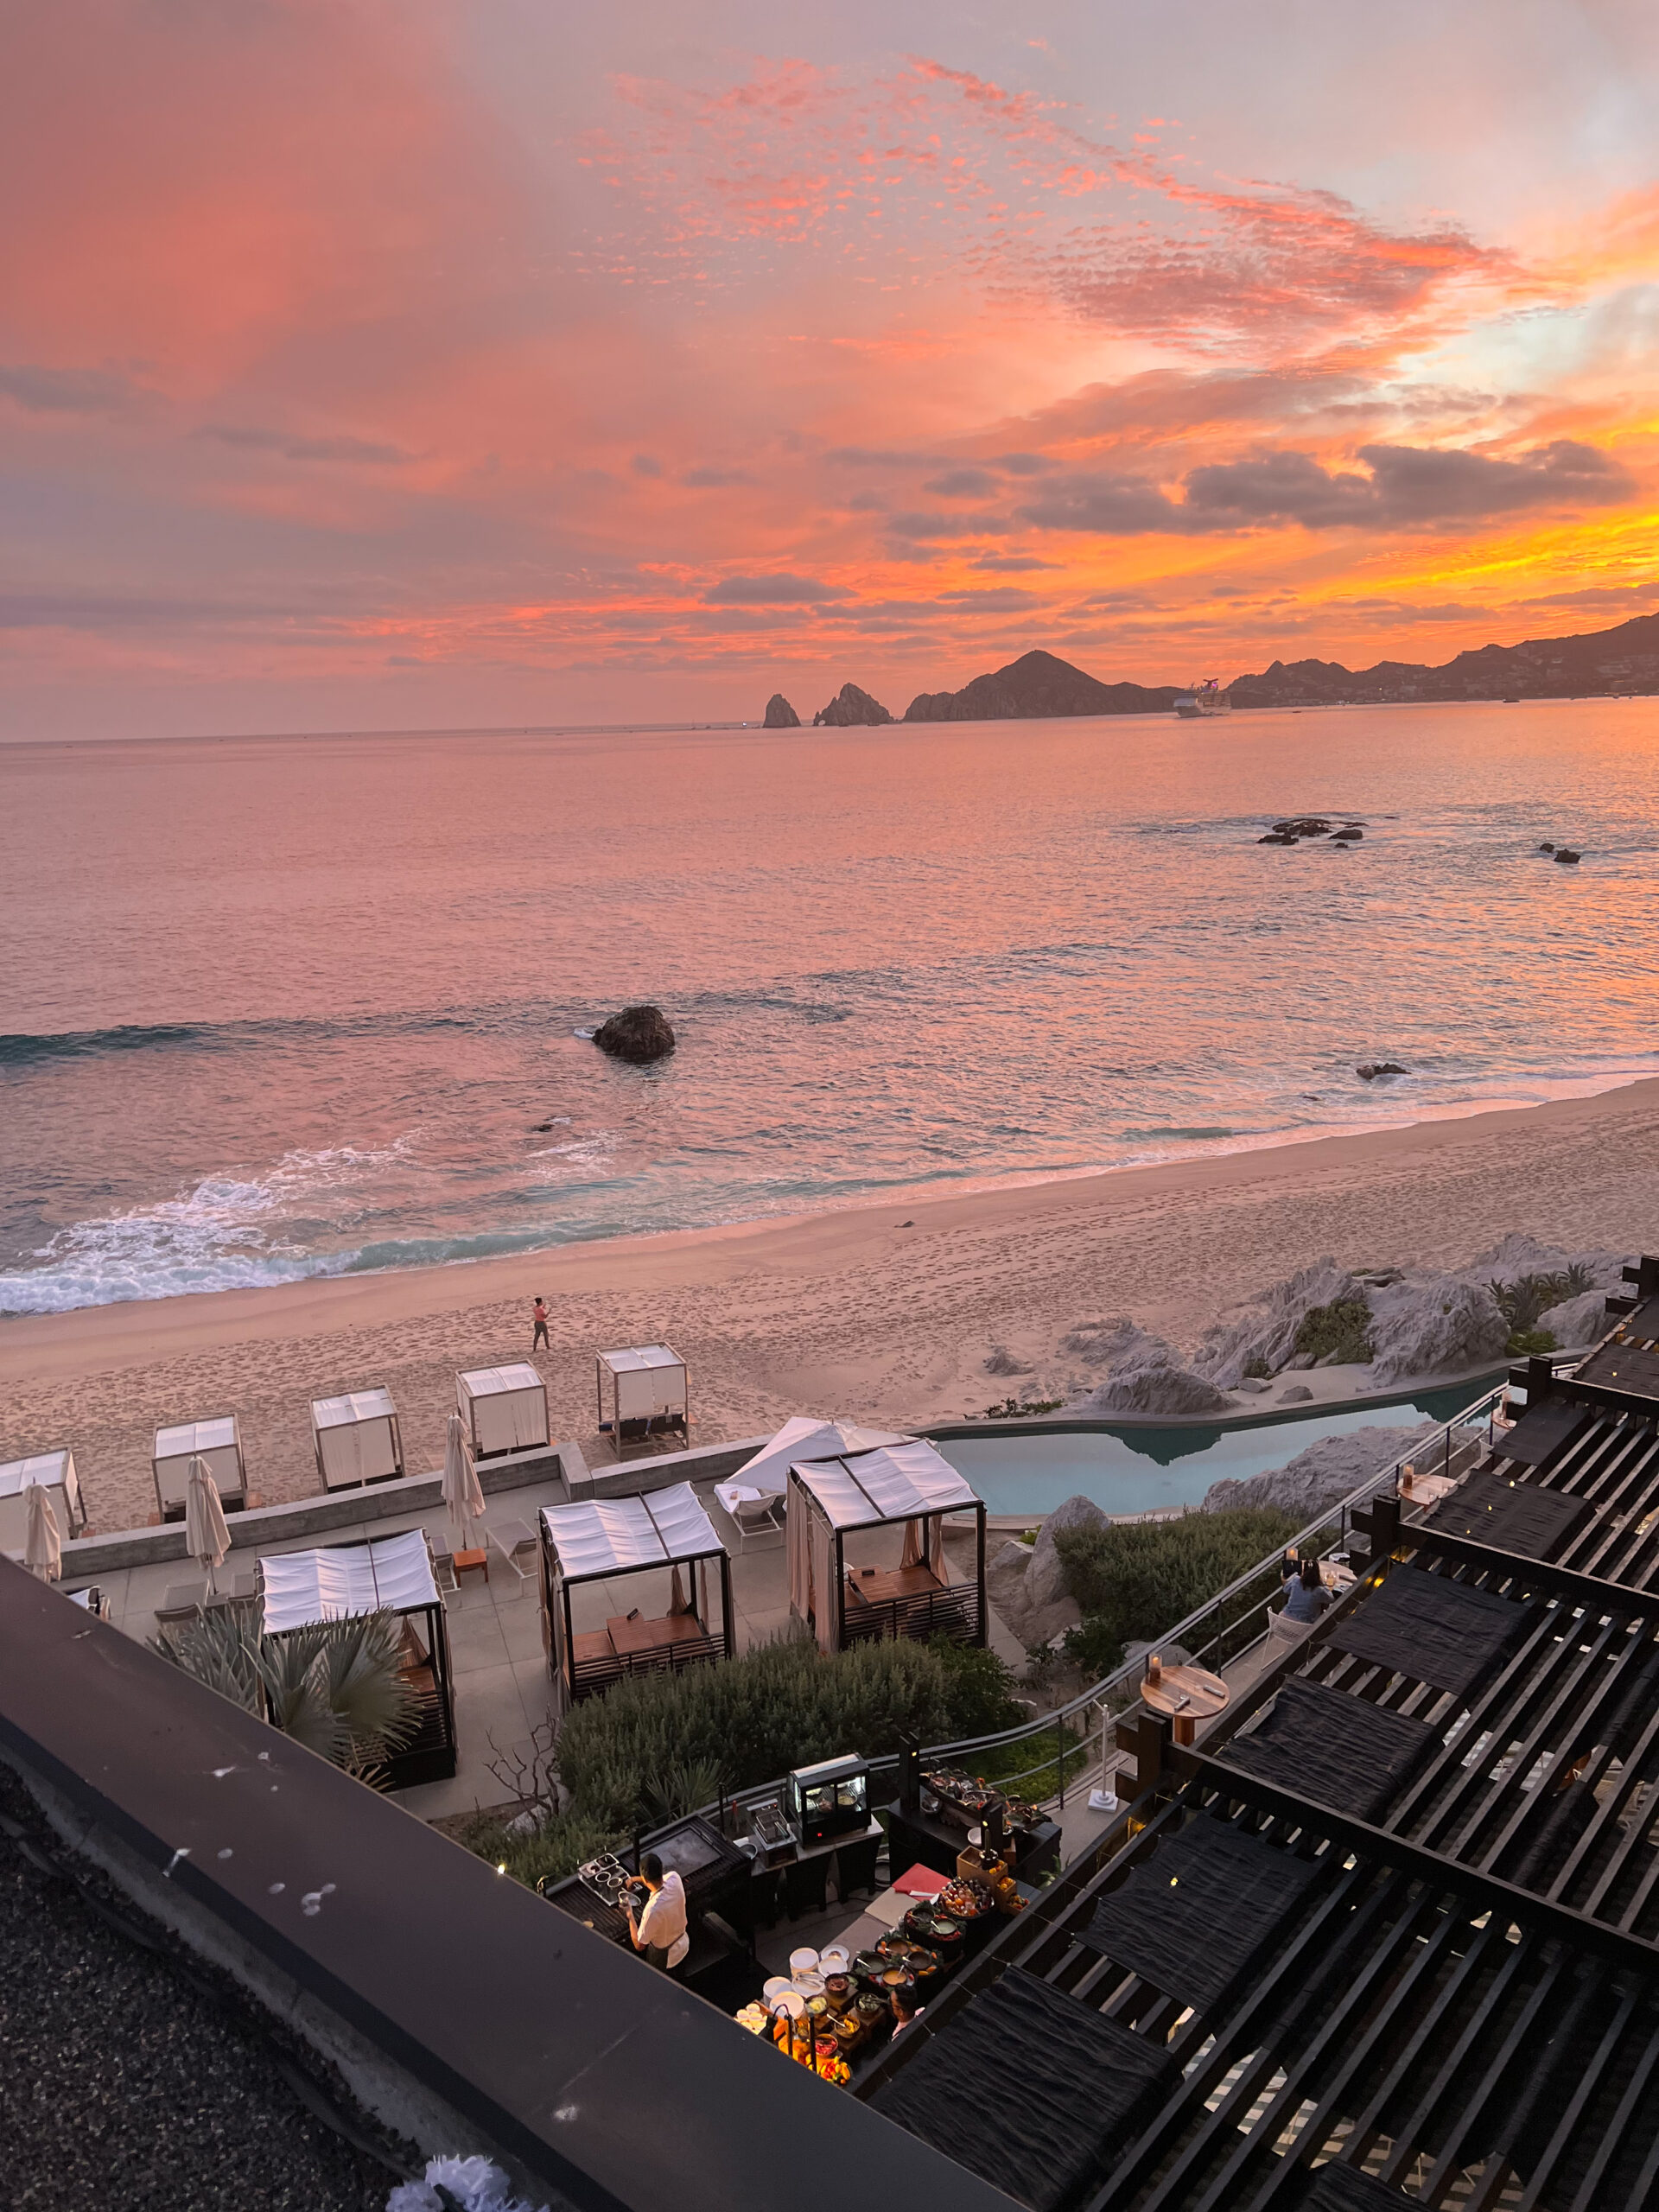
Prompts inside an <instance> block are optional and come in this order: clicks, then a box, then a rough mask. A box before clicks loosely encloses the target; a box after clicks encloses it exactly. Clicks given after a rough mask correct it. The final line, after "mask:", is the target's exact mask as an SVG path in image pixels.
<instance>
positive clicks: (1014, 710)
mask: <svg viewBox="0 0 1659 2212" xmlns="http://www.w3.org/2000/svg"><path fill="white" fill-rule="evenodd" d="M1188 688H1189V687H1188V686H1186V685H1185V684H1174V683H1150V684H1147V683H1102V682H1101V680H1100V678H1099V677H1094V676H1090V674H1089V673H1088V672H1087V671H1085V670H1084V669H1081V668H1077V667H1074V666H1073V664H1071V662H1070V661H1065V660H1061V659H1060V658H1058V655H1056V654H1054V653H1051V652H1043V651H1041V650H1040V649H1039V650H1038V651H1035V652H1028V653H1022V654H1021V655H1020V658H1019V659H1018V660H1013V661H1010V662H1009V663H1008V664H1007V667H1006V668H999V669H994V670H992V671H990V673H989V674H988V675H985V676H976V677H974V678H973V679H972V680H971V682H969V683H964V684H963V687H962V689H961V690H959V691H918V693H917V695H916V696H915V697H914V698H913V699H912V701H911V702H910V705H909V706H908V707H907V708H906V710H905V717H904V718H905V720H906V721H907V722H984V721H1039V720H1042V719H1044V718H1045V717H1047V716H1051V715H1145V714H1160V713H1163V714H1166V713H1168V712H1169V710H1170V709H1172V708H1173V705H1174V702H1175V700H1176V698H1177V696H1179V693H1180V692H1181V691H1183V690H1186V689H1188ZM1649 691H1659V614H1638V615H1636V616H1634V617H1633V618H1632V619H1631V620H1630V621H1628V622H1620V623H1617V624H1616V625H1615V626H1613V627H1612V628H1611V629H1610V630H1589V631H1584V632H1578V633H1576V634H1575V635H1573V636H1572V637H1567V638H1532V639H1525V640H1523V642H1522V643H1521V644H1520V645H1482V646H1480V647H1479V648H1478V650H1477V651H1474V652H1462V653H1459V654H1457V655H1456V656H1455V658H1452V659H1451V660H1449V661H1445V662H1442V663H1441V664H1439V665H1438V666H1434V667H1430V666H1428V665H1427V664H1423V663H1421V662H1417V661H1403V660H1380V661H1378V662H1377V663H1376V664H1375V666H1373V667H1371V668H1362V669H1352V668H1345V667H1344V665H1343V664H1342V663H1341V662H1340V661H1334V660H1315V659H1307V660H1295V661H1283V660H1275V661H1274V662H1273V663H1272V664H1271V665H1270V666H1269V667H1268V668H1265V669H1262V670H1261V671H1259V672H1257V673H1255V674H1253V675H1249V676H1236V677H1234V678H1233V679H1232V681H1231V683H1229V684H1228V685H1227V686H1226V690H1225V694H1224V696H1225V698H1226V700H1227V702H1228V703H1229V704H1230V705H1231V706H1234V707H1336V706H1350V705H1353V706H1363V705H1378V704H1383V703H1392V702H1410V701H1414V700H1444V699H1505V700H1518V699H1564V698H1572V699H1578V698H1586V697H1595V696H1604V697H1605V696H1622V695H1624V694H1627V693H1634V692H1649ZM849 695H850V696H851V698H852V700H853V702H855V706H856V707H861V708H866V709H874V712H863V711H849V710H848V709H847V706H846V703H845V702H847V701H848V700H849ZM772 706H781V707H783V708H784V709H786V710H787V712H788V715H789V720H787V721H777V722H774V721H772V719H771V716H772V707H771V706H769V707H768V708H767V709H766V715H767V721H766V727H767V728H769V729H790V728H794V727H795V726H796V721H795V715H794V709H792V708H791V707H790V706H789V702H788V701H787V700H785V699H784V698H783V696H782V695H781V694H780V693H779V694H774V696H773V698H772ZM813 720H814V721H815V722H823V723H828V724H829V725H830V726H832V727H834V726H836V725H843V726H844V725H847V724H856V723H861V722H887V721H892V720H893V717H892V715H889V714H888V713H887V709H885V708H883V707H879V706H877V705H876V702H875V701H874V699H872V698H871V697H870V695H869V693H868V691H861V690H859V688H858V686H857V685H856V684H843V686H842V690H841V691H840V693H839V695H838V696H836V698H835V699H832V700H831V701H830V702H829V706H828V707H826V708H825V709H823V712H822V713H821V714H818V715H815V716H814V717H813ZM1330 826H1331V825H1326V831H1325V832H1321V833H1320V834H1322V835H1323V834H1327V833H1328V829H1329V828H1330ZM1262 842H1264V843H1273V844H1289V843H1293V842H1300V841H1299V840H1297V839H1294V838H1292V837H1287V836H1281V835H1279V834H1278V832H1277V831H1276V830H1275V831H1274V833H1273V834H1272V835H1270V836H1268V837H1267V838H1264V839H1263V840H1262ZM1343 842H1357V840H1353V839H1345V840H1344V841H1343ZM1545 850H1546V851H1553V850H1554V848H1553V847H1546V848H1545ZM1556 857H1557V858H1558V859H1560V858H1563V857H1564V858H1565V860H1566V862H1567V865H1568V866H1571V864H1572V862H1573V861H1574V860H1576V859H1577V858H1578V857H1579V855H1578V854H1577V852H1576V851H1574V850H1573V849H1572V848H1571V847H1569V848H1567V852H1566V854H1565V855H1561V854H1557V855H1556Z"/></svg>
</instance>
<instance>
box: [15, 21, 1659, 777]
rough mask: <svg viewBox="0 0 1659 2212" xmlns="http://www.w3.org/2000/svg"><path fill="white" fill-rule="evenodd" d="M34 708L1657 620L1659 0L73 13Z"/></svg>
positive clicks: (913, 677)
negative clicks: (1651, 615)
mask: <svg viewBox="0 0 1659 2212" xmlns="http://www.w3.org/2000/svg"><path fill="white" fill-rule="evenodd" d="M6 47H7V57H8V58H7V66H6V69H5V72H4V83H3V86H0V175H3V204H4V206H5V208H6V211H7V213H6V219H5V222H4V225H3V226H0V467H3V481H4V497H3V523H0V529H3V550H0V561H3V575H0V640H3V645H0V650H3V653H4V656H5V659H4V664H3V666H4V677H5V680H4V683H3V686H0V735H10V736H24V735H58V736H80V735H92V734H100V735H120V734H126V733H134V734H158V733H162V732H173V731H177V732H196V731H217V730H226V731H235V730H251V729H265V730H270V729H285V728H318V729H326V728H415V727H432V726H444V725H448V726H455V725H461V724H472V723H495V722H506V721H528V722H538V723H543V722H558V721H576V720H594V721H617V722H626V721H658V720H664V719H669V718H671V717H675V716H681V715H695V716H710V717H713V716H738V717H741V716H744V715H750V716H754V717H758V716H759V715H760V710H761V709H762V708H763V706H764V704H765V702H766V697H767V696H768V694H769V693H770V692H772V690H777V689H781V690H784V691H785V692H786V693H787V694H788V695H789V696H790V697H791V699H792V700H793V701H794V702H795V704H796V706H797V707H798V709H800V710H801V711H802V712H803V714H804V715H807V716H810V713H811V711H812V709H814V708H816V707H818V706H821V705H822V704H823V702H824V700H825V699H826V698H828V697H829V695H830V694H831V692H832V691H833V690H835V689H836V688H837V687H838V686H839V685H840V684H841V683H842V682H843V681H844V680H846V679H848V678H849V677H850V678H852V679H854V680H855V681H856V682H858V683H862V684H864V685H866V686H867V687H868V689H870V690H873V691H874V693H875V694H876V696H878V697H880V699H882V700H883V701H884V702H885V703H886V704H887V706H889V707H890V708H891V709H893V711H894V712H895V713H902V712H903V709H904V708H905V706H906V704H907V703H908V702H909V700H910V699H911V697H912V696H913V695H914V694H915V693H916V692H918V691H920V690H937V689H941V688H944V687H946V686H951V687H954V686H956V685H957V684H960V683H963V682H964V681H965V680H966V679H967V678H969V677H971V676H973V675H975V674H976V673H978V672H979V671H982V670H984V669H988V668H992V667H995V666H996V665H997V664H1000V663H1001V662H1002V661H1004V660H1007V659H1008V658H1011V657H1012V656H1013V655H1014V654H1015V653H1018V652H1023V651H1024V650H1026V649H1027V647H1029V646H1032V645H1046V646H1047V647H1049V648H1050V649H1051V650H1052V651H1054V652H1059V653H1062V654H1064V655H1065V657H1066V658H1071V659H1075V660H1077V661H1078V662H1080V663H1081V664H1083V665H1084V666H1085V667H1087V668H1088V669H1090V671H1092V672H1094V673H1095V674H1097V675H1100V676H1102V677H1107V678H1109V679H1116V678H1122V677H1132V678H1135V679H1137V680H1140V681H1142V682H1173V681H1183V680H1186V679H1188V678H1192V677H1203V676H1208V675H1211V674H1214V675H1217V676H1219V677H1222V678H1223V680H1226V679H1227V678H1229V677H1231V676H1232V675H1234V674H1236V673H1238V672H1240V671H1243V670H1246V669H1251V668H1257V667H1261V666H1263V665H1265V664H1266V663H1267V662H1268V661H1269V660H1271V659H1272V658H1274V657H1275V656H1280V655H1282V656H1283V657H1284V658H1298V657H1300V656H1301V655H1303V654H1307V653H1318V654H1319V655H1321V656H1329V657H1332V658H1340V659H1344V660H1346V661H1348V662H1349V663H1350V664H1369V663H1370V662H1371V661H1374V660H1376V659H1377V658H1383V657H1384V656H1395V657H1402V658H1412V659H1429V660H1436V661H1438V660H1443V659H1446V658H1449V656H1450V655H1451V654H1452V653H1453V652H1457V651H1458V650H1459V649H1460V648H1461V647H1463V646H1465V645H1479V644H1482V643H1484V642H1486V641H1488V640H1489V639H1503V640H1511V639H1518V638H1522V637H1527V636H1540V635H1548V634H1551V633H1558V632H1566V631H1573V630H1581V629H1590V628H1599V627H1603V626H1607V625H1611V623H1614V622H1617V621H1619V620H1624V618H1625V617H1626V616H1627V615H1630V614H1633V613H1647V612H1649V611H1650V610H1651V609H1652V608H1654V607H1656V606H1659V589H1656V581H1655V580H1656V576H1659V512H1656V486H1659V373H1656V359H1659V355H1656V344H1659V131H1656V127H1655V122H1654V118H1655V116H1656V114H1659V10H1656V9H1655V8H1654V6H1653V5H1652V0H1628V4H1627V0H1580V4H1578V5H1571V4H1566V0H1502V4H1499V0H1485V4H1476V5H1456V4H1454V5H1452V6H1447V5H1446V4H1445V0H1434V4H1425V3H1424V0H1395V4H1393V5H1392V6H1390V7H1389V8H1386V9H1382V8H1378V7H1376V6H1375V5H1374V4H1365V5H1363V6H1362V5H1357V4H1352V0H1306V4H1297V3H1293V0H1255V4H1253V5H1251V6H1249V7H1243V6H1241V5H1239V4H1237V0H1158V4H1155V5H1154V4H1151V0H1134V4H1129V0H1088V4H1083V3H1082V0H1079V3H1078V4H1065V5H1062V4H1054V0H1020V5H1017V6H1014V5H1002V6H997V7H989V8H988V7H984V6H963V4H961V0H950V4H940V3H939V0H884V4H880V5H875V4H871V0H837V4H836V6H835V7H833V8H826V7H805V6H798V5H791V4H790V0H774V4H772V5H768V6H766V7H760V6H756V5H753V4H739V0H625V4H623V5H621V6H619V7H611V8H603V7H595V6H593V5H582V6H578V5H575V4H573V0H562V4H557V5H555V4H551V0H465V4H462V3H461V0H455V4H453V5H451V6H449V7H447V8H446V7H437V6H431V5H427V4H424V0H397V4H391V0H386V4H384V5H383V4H378V0H361V3H360V4H359V0H318V4H285V0H147V4H144V3H142V0H135V3H134V4H121V0H107V4H99V0H60V4H56V5H53V6H45V7H41V6H36V7H34V8H27V9H25V8H19V9H15V10H12V11H11V12H10V16H9V20H8V27H7V33H6Z"/></svg>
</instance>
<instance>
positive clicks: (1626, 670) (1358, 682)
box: [1227, 614, 1659, 707]
mask: <svg viewBox="0 0 1659 2212" xmlns="http://www.w3.org/2000/svg"><path fill="white" fill-rule="evenodd" d="M1227 690H1228V696H1229V697H1230V699H1231V700H1232V702H1233V704H1234V705H1235V706H1236V707H1326V706H1336V705H1338V704H1341V703H1343V702H1347V701H1356V702H1357V701H1379V700H1395V699H1505V698H1517V699H1549V698H1569V697H1574V698H1576V697H1581V696H1584V695H1585V694H1586V693H1587V692H1603V693H1605V692H1609V691H1612V692H1618V691H1651V690H1659V614H1637V615H1633V616H1632V617H1631V619H1630V620H1629V621H1628V622H1621V623H1619V624H1618V625H1617V626H1616V627H1614V628H1613V629H1611V630H1590V631H1585V632H1580V634H1578V635H1576V636H1573V637H1570V638H1529V639H1527V640H1526V641H1525V642H1524V643H1523V644H1522V645H1481V646H1478V648H1476V649H1475V650H1474V651H1472V652H1461V653H1459V654H1458V655H1457V656H1456V657H1455V658H1453V659H1452V660H1448V661H1445V662H1442V663H1441V664H1440V666H1439V667H1435V668H1431V667H1428V666H1426V665H1425V664H1422V663H1421V662H1417V661H1406V660H1380V661H1378V662H1377V663H1376V666H1375V667H1373V668H1365V669H1358V670H1356V669H1349V668H1344V666H1343V665H1342V664H1341V662H1340V661H1334V660H1295V661H1289V662H1286V661H1282V660H1276V661H1274V663H1273V664H1272V666H1271V667H1270V668H1268V669H1265V670H1263V671H1262V674H1261V675H1259V676H1236V677H1234V678H1233V680H1232V682H1231V683H1230V684H1229V685H1228V687H1227Z"/></svg>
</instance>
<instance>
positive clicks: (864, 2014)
mask: <svg viewBox="0 0 1659 2212" xmlns="http://www.w3.org/2000/svg"><path fill="white" fill-rule="evenodd" d="M853 2010H854V2011H855V2012H856V2013H857V2015H858V2017H859V2018H860V2019H861V2020H862V2021H863V2022H864V2023H865V2024H866V2025H868V2024H869V2022H870V2021H872V2020H879V2019H880V2017H881V2015H882V2013H883V2012H886V2011H887V1999H885V1998H884V1997H878V1996H877V1994H876V1993H875V1992H874V1990H873V1989H861V1991H860V1992H859V1993H858V1997H857V1999H856V2001H855V2004H854V2006H853Z"/></svg>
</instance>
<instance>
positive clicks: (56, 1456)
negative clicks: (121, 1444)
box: [0, 1452, 86, 1559]
mask: <svg viewBox="0 0 1659 2212" xmlns="http://www.w3.org/2000/svg"><path fill="white" fill-rule="evenodd" d="M36 1484H38V1485H39V1486H40V1487H41V1489H42V1490H44V1491H45V1492H46V1494H47V1497H48V1500H49V1502H50V1503H51V1507H52V1511H53V1514H54V1516H55V1518H56V1520H57V1524H58V1534H59V1535H60V1536H61V1537H62V1538H63V1539H64V1541H66V1542H67V1541H68V1540H69V1538H70V1537H72V1536H78V1535H79V1534H80V1532H81V1530H82V1529H84V1528H85V1527H86V1508H85V1507H84V1506H83V1505H82V1503H81V1502H80V1484H79V1482H78V1481H77V1480H76V1478H75V1455H74V1453H73V1452H35V1453H34V1454H33V1455H32V1456H31V1457H30V1458H29V1459H9V1460H8V1461H7V1462H6V1464H5V1465H4V1466H0V1552H15V1553H16V1555H17V1557H18V1558H19V1559H21V1558H22V1555H23V1547H24V1545H25V1544H26V1543H27V1542H28V1541H29V1491H30V1490H31V1489H33V1488H34V1487H35V1485H36Z"/></svg>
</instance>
